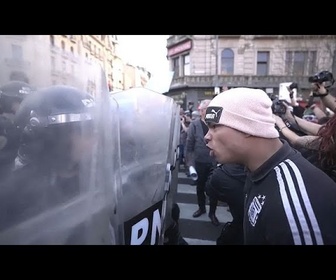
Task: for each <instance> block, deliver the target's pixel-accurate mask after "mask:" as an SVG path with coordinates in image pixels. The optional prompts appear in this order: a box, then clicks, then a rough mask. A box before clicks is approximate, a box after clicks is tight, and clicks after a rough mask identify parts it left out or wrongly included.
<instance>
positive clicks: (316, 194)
mask: <svg viewBox="0 0 336 280" xmlns="http://www.w3.org/2000/svg"><path fill="white" fill-rule="evenodd" d="M335 217H336V183H335V182H334V181H333V180H332V179H331V178H330V177H329V176H327V175H326V174H325V173H324V172H323V171H321V170H320V169H318V168H317V167H315V166H314V165H313V164H311V163H310V162H309V161H308V160H306V159H305V158H304V157H303V156H302V155H301V153H299V152H298V151H297V150H295V149H293V148H291V147H290V146H289V144H288V143H287V142H286V141H283V146H282V148H281V149H280V150H279V151H278V152H277V153H275V154H274V155H273V156H272V157H271V158H270V159H269V160H267V161H266V162H265V163H264V164H263V165H262V166H260V167H259V168H258V170H256V171H255V172H253V173H251V174H249V175H248V177H247V180H246V184H245V206H244V235H245V244H274V245H275V244H282V245H308V244H317V245H322V244H336V219H335Z"/></svg>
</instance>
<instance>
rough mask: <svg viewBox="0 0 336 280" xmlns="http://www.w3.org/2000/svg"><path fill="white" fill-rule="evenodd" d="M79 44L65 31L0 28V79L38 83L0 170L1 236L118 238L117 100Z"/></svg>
mask: <svg viewBox="0 0 336 280" xmlns="http://www.w3.org/2000/svg"><path fill="white" fill-rule="evenodd" d="M54 37H58V38H56V39H55V38H54ZM82 47H83V46H82V45H81V42H80V41H79V40H78V41H77V42H76V43H74V42H73V41H71V40H70V39H68V38H67V37H66V35H64V36H62V35H57V36H56V35H55V36H53V35H50V36H49V35H1V36H0V62H1V64H0V70H1V71H0V86H1V85H4V84H7V83H9V82H11V81H24V82H25V83H28V84H30V85H32V86H33V87H34V89H35V91H34V92H32V93H30V94H29V95H28V96H27V97H26V98H25V99H24V100H23V101H22V103H20V106H19V108H18V110H17V111H16V113H15V117H14V123H15V125H16V127H17V128H18V130H19V136H20V141H19V145H18V147H17V153H16V158H15V160H14V162H13V166H12V167H13V168H11V170H10V172H8V173H7V174H6V176H5V178H1V187H0V244H55V245H58V244H59V245H62V244H66V245H67V244H80V245H85V244H118V243H120V242H121V241H120V240H119V238H120V236H119V234H118V225H119V224H120V222H119V221H118V220H117V218H118V214H119V213H118V212H117V210H118V205H117V203H118V196H119V195H120V194H121V192H120V188H121V173H120V142H119V119H118V117H119V114H118V112H117V111H118V105H117V103H116V102H115V101H114V100H113V99H111V98H110V97H109V92H108V86H107V81H106V75H105V73H104V71H103V68H102V66H101V65H100V64H99V63H97V62H94V61H92V60H91V61H90V60H88V59H87V58H86V57H85V56H84V53H83V50H81V48H82Z"/></svg>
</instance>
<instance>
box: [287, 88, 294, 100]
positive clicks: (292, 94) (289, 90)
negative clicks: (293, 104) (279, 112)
mask: <svg viewBox="0 0 336 280" xmlns="http://www.w3.org/2000/svg"><path fill="white" fill-rule="evenodd" d="M286 88H287V90H288V92H289V97H290V99H292V98H293V97H294V90H292V89H291V88H290V87H289V86H287V87H286Z"/></svg>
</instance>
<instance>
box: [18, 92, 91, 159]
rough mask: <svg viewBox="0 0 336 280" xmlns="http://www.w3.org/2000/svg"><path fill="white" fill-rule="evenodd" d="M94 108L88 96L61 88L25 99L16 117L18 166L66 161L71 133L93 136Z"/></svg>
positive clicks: (37, 93)
mask: <svg viewBox="0 0 336 280" xmlns="http://www.w3.org/2000/svg"><path fill="white" fill-rule="evenodd" d="M93 105H94V99H93V97H92V96H91V95H89V94H88V93H86V92H82V91H81V90H79V89H77V88H74V87H71V86H64V85H54V86H50V87H47V88H44V89H41V90H39V91H36V92H35V93H34V94H32V95H30V96H28V97H27V98H26V99H25V100H24V101H23V102H22V103H21V106H20V109H19V110H18V112H17V114H16V117H15V123H16V125H17V127H18V128H19V130H20V131H22V132H21V143H20V147H19V151H18V159H19V160H20V162H21V163H28V162H31V161H37V160H38V161H42V162H43V161H46V162H48V163H52V162H54V163H55V164H56V162H58V163H57V164H58V165H62V164H65V162H66V161H69V156H70V154H71V152H72V151H71V150H70V149H72V148H73V145H72V147H71V143H70V140H69V139H70V138H71V137H72V136H71V135H72V134H73V132H77V133H83V131H91V132H92V125H91V126H90V123H92V120H93V107H94V106H93ZM43 159H44V160H43Z"/></svg>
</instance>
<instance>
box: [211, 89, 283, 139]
mask: <svg viewBox="0 0 336 280" xmlns="http://www.w3.org/2000/svg"><path fill="white" fill-rule="evenodd" d="M205 121H206V122H207V123H216V124H223V125H225V126H228V127H231V128H234V129H236V130H239V131H241V132H244V133H246V134H249V135H252V136H257V137H262V138H278V137H279V132H278V130H277V129H276V128H275V120H274V118H273V112H272V101H271V99H270V98H269V97H268V95H267V93H266V92H264V91H263V90H261V89H252V88H244V87H240V88H232V89H229V90H226V91H224V92H222V93H220V94H218V95H217V96H215V97H214V98H213V99H212V100H211V102H210V104H209V106H208V107H207V110H206V115H205Z"/></svg>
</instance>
